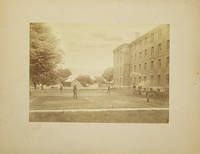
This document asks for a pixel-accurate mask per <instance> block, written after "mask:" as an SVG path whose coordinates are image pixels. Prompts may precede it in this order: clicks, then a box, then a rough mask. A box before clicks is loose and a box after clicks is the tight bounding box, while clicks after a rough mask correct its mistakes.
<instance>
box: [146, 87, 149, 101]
mask: <svg viewBox="0 0 200 154" xmlns="http://www.w3.org/2000/svg"><path fill="white" fill-rule="evenodd" d="M146 98H147V103H148V102H149V92H148V90H147V91H146Z"/></svg>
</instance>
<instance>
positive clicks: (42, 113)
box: [29, 23, 170, 123]
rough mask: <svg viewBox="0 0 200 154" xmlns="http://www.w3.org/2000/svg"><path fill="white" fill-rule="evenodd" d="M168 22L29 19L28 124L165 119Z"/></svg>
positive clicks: (166, 119) (168, 39)
mask: <svg viewBox="0 0 200 154" xmlns="http://www.w3.org/2000/svg"><path fill="white" fill-rule="evenodd" d="M169 52H170V25H169V24H159V25H156V24H97V23H30V65H29V70H30V74H29V77H30V78H29V86H30V88H29V89H30V102H29V121H30V122H93V123H168V122H169V76H170V73H169V63H170V62H169V61H170V57H169Z"/></svg>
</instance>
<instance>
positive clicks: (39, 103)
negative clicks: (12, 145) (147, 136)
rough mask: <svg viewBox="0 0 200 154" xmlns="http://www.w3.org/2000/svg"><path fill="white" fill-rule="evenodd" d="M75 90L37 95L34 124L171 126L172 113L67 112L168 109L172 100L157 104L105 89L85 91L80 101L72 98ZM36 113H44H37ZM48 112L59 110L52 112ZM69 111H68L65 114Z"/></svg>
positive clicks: (33, 96)
mask: <svg viewBox="0 0 200 154" xmlns="http://www.w3.org/2000/svg"><path fill="white" fill-rule="evenodd" d="M72 96H73V95H72V90H71V89H65V90H63V91H62V93H61V92H60V91H59V90H55V89H54V90H42V91H39V90H38V91H34V92H32V93H31V96H30V105H29V109H30V110H31V112H30V113H29V121H30V122H95V123H99V122H103V123H117V122H120V123H168V120H169V110H143V109H141V110H128V111H127V110H123V111H122V110H120V111H116V110H114V111H113V110H112V111H110V110H109V111H108V110H106V111H105V110H104V111H75V112H70V111H66V110H67V109H112V108H168V107H169V103H168V100H155V99H154V100H153V99H150V102H149V103H147V102H146V98H144V97H138V96H133V95H132V94H131V93H130V92H127V91H121V90H112V91H111V94H107V93H106V90H104V89H95V90H94V89H81V90H80V91H79V96H78V100H74V99H73V98H72ZM34 110H44V111H41V112H35V111H34ZM45 110H58V111H56V112H55V111H54V112H52V111H48V112H45ZM62 110H65V111H62Z"/></svg>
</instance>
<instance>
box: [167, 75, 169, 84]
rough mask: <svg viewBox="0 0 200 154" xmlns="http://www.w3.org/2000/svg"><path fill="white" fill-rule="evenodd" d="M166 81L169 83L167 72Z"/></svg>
mask: <svg viewBox="0 0 200 154" xmlns="http://www.w3.org/2000/svg"><path fill="white" fill-rule="evenodd" d="M166 83H167V84H169V74H167V75H166Z"/></svg>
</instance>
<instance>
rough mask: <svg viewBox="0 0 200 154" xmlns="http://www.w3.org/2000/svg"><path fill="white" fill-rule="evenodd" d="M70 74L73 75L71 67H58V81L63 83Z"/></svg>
mask: <svg viewBox="0 0 200 154" xmlns="http://www.w3.org/2000/svg"><path fill="white" fill-rule="evenodd" d="M70 75H72V73H71V71H70V70H69V69H67V68H65V69H58V70H57V73H56V76H57V81H58V82H59V83H63V82H64V81H65V80H66V79H67V78H68V77H69V76H70Z"/></svg>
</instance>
